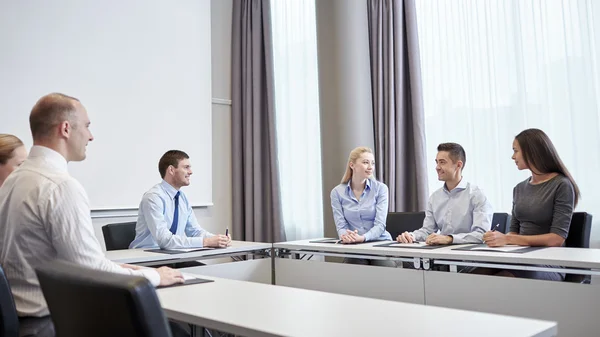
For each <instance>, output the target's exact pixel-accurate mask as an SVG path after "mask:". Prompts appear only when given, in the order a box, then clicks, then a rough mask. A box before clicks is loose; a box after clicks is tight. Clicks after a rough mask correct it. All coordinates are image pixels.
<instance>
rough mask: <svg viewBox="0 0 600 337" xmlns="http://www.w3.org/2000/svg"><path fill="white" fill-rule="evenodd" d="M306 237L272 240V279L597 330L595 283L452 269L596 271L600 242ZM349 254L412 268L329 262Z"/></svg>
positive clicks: (569, 332)
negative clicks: (515, 246) (562, 244)
mask: <svg viewBox="0 0 600 337" xmlns="http://www.w3.org/2000/svg"><path fill="white" fill-rule="evenodd" d="M310 241H312V240H300V241H293V242H282V243H276V244H274V245H273V247H274V248H275V257H276V258H275V264H274V265H275V284H278V285H287V286H292V287H298V288H304V289H312V290H322V291H328V292H334V293H338V294H347V295H358V296H366V297H371V298H380V299H391V300H396V301H403V302H411V303H419V304H426V305H433V306H441V307H448V308H457V309H465V310H474V311H478V312H487V313H494V314H505V315H511V316H519V317H528V318H535V319H543V320H550V321H556V322H558V328H559V335H560V336H569V337H574V336H596V335H598V331H600V320H598V319H597V313H598V312H600V286H599V285H597V284H579V283H571V282H553V281H543V280H532V279H518V278H508V277H498V276H487V275H476V274H470V273H460V272H458V271H459V270H460V267H493V268H499V269H523V270H539V271H560V272H565V271H568V273H570V274H579V275H600V249H578V248H558V247H552V248H541V249H535V250H531V251H526V252H522V253H515V252H513V253H511V252H487V251H467V250H461V249H465V248H468V247H469V246H470V245H451V246H445V247H440V248H435V249H424V248H406V247H402V248H400V247H395V248H394V247H376V246H378V245H381V244H384V243H382V242H369V243H364V244H356V245H342V244H331V243H311V242H310ZM315 257H316V258H317V259H318V258H321V260H319V261H315ZM351 257H352V258H364V259H373V260H390V261H396V262H398V264H399V265H401V262H409V263H411V264H412V265H413V266H415V268H416V269H408V268H388V267H376V266H365V265H351V264H342V263H332V262H328V261H329V260H330V259H331V258H351ZM437 266H447V268H448V269H449V270H450V272H443V271H437V270H436V269H437V268H436V267H437ZM547 266H552V267H547ZM557 267H559V268H557ZM562 268H566V269H562Z"/></svg>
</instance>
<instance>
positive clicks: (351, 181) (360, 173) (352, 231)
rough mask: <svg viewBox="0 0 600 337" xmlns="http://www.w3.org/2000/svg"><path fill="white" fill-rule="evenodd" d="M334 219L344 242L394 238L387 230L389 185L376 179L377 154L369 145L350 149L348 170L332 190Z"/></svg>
mask: <svg viewBox="0 0 600 337" xmlns="http://www.w3.org/2000/svg"><path fill="white" fill-rule="evenodd" d="M331 208H332V210H333V218H334V221H335V226H336V229H337V232H338V236H339V238H340V240H341V241H342V243H345V244H353V243H361V242H368V241H381V240H392V236H391V235H390V233H388V232H387V231H386V230H385V221H386V218H387V213H388V187H387V186H386V185H385V184H384V183H382V182H379V181H377V180H376V179H375V157H374V156H373V150H371V149H370V148H368V147H364V146H361V147H357V148H355V149H354V150H352V151H351V152H350V155H349V156H348V162H347V164H346V171H345V172H344V176H343V177H342V181H341V183H340V184H339V185H337V186H336V187H334V188H333V190H332V191H331ZM344 263H351V264H365V265H367V264H370V265H378V266H391V267H394V266H396V263H395V262H393V261H381V260H367V259H355V258H345V259H344Z"/></svg>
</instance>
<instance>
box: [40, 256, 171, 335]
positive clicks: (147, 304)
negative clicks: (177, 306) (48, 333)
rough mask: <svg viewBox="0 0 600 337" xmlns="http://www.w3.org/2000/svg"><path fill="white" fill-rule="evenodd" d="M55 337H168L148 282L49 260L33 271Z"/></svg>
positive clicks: (157, 303)
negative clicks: (46, 306) (40, 289)
mask: <svg viewBox="0 0 600 337" xmlns="http://www.w3.org/2000/svg"><path fill="white" fill-rule="evenodd" d="M36 274H37V277H38V280H39V282H40V286H41V288H42V292H43V293H44V298H45V299H46V302H47V303H48V309H49V310H50V315H51V316H52V321H53V322H54V328H55V329H56V335H57V337H81V336H87V337H104V336H136V337H137V336H139V337H142V336H148V337H171V330H170V328H169V324H168V321H167V318H166V317H165V314H164V312H163V310H162V308H161V306H160V302H159V301H158V297H157V296H156V291H155V290H154V287H153V286H152V284H150V282H149V281H148V280H147V279H146V278H144V277H140V276H131V275H121V274H114V273H108V272H102V271H98V270H93V269H89V268H86V267H82V266H78V265H75V264H71V263H67V262H63V261H53V262H51V263H48V264H45V265H44V266H41V267H39V268H36Z"/></svg>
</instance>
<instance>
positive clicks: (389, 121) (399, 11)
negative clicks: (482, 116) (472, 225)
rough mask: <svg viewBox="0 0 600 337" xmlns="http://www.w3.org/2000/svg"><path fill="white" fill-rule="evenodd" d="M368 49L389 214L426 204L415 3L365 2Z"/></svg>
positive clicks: (380, 169)
mask: <svg viewBox="0 0 600 337" xmlns="http://www.w3.org/2000/svg"><path fill="white" fill-rule="evenodd" d="M367 11H368V20H369V49H370V56H371V57H370V58H371V86H372V93H373V122H374V134H375V154H376V160H377V162H378V165H377V174H378V177H379V178H380V179H382V181H383V182H384V183H385V184H387V185H388V187H389V189H390V195H389V210H390V211H397V212H401V211H422V210H425V207H426V205H427V199H428V192H427V190H428V187H427V162H426V160H427V159H426V146H425V122H424V116H423V96H422V91H421V90H422V88H421V70H420V68H421V65H420V60H419V41H418V36H417V21H416V8H415V3H414V0H412V1H409V0H404V1H403V0H369V1H368V7H367Z"/></svg>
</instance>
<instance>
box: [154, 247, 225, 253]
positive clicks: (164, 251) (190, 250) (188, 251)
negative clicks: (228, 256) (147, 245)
mask: <svg viewBox="0 0 600 337" xmlns="http://www.w3.org/2000/svg"><path fill="white" fill-rule="evenodd" d="M213 249H215V248H210V247H203V248H171V249H160V248H158V249H146V250H144V251H145V252H150V253H162V254H184V253H190V252H199V251H203V250H213Z"/></svg>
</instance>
